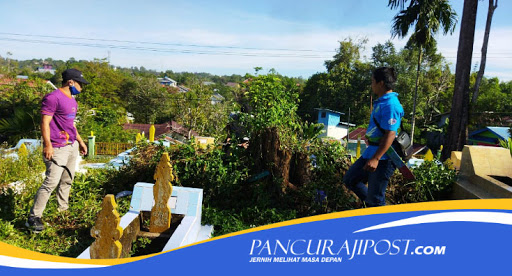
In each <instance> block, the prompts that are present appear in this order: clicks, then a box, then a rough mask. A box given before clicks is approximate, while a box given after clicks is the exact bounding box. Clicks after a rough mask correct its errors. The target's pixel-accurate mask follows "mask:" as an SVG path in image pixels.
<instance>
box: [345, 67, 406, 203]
mask: <svg viewBox="0 0 512 276" xmlns="http://www.w3.org/2000/svg"><path fill="white" fill-rule="evenodd" d="M395 82H396V75H395V70H394V69H393V68H391V67H381V68H377V69H376V70H375V71H373V74H372V91H373V93H375V94H376V95H377V96H378V99H377V100H375V102H374V104H373V112H372V114H371V116H370V123H369V125H368V128H367V129H366V137H367V138H368V141H369V144H370V145H369V146H368V148H367V149H366V150H365V151H364V153H363V155H362V156H361V158H359V159H358V160H357V161H356V162H355V163H354V164H353V165H352V166H351V167H350V169H349V170H348V171H347V173H346V174H345V176H344V177H343V182H344V183H345V185H347V187H348V188H349V189H351V190H352V191H353V192H354V193H355V194H356V195H357V196H358V197H359V198H360V199H361V200H362V201H364V202H366V205H367V206H370V207H373V206H382V205H386V188H387V185H388V182H389V178H390V177H391V175H393V172H394V171H395V169H396V167H395V165H394V164H393V162H392V161H391V160H389V157H388V156H387V155H386V151H387V150H388V149H389V147H390V146H391V144H392V143H393V140H394V139H395V137H396V133H397V130H398V128H399V126H400V122H401V119H402V117H403V116H404V109H403V108H402V105H401V104H400V101H399V100H398V97H397V96H398V93H396V92H393V88H394V85H395ZM376 122H377V123H378V125H379V126H380V127H378V126H377V124H376ZM381 130H384V132H383V131H381ZM365 182H368V187H366V185H365V184H364V183H365Z"/></svg>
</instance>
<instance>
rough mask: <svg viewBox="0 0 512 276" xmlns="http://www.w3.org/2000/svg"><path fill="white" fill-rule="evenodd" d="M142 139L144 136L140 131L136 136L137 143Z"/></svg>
mask: <svg viewBox="0 0 512 276" xmlns="http://www.w3.org/2000/svg"><path fill="white" fill-rule="evenodd" d="M140 139H142V136H141V135H140V133H137V136H136V137H135V143H138V142H140Z"/></svg>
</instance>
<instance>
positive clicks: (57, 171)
mask: <svg viewBox="0 0 512 276" xmlns="http://www.w3.org/2000/svg"><path fill="white" fill-rule="evenodd" d="M77 157H78V142H77V141H75V142H74V143H73V144H72V145H67V146H64V147H60V148H53V160H55V161H56V162H57V164H59V165H61V166H66V167H68V169H69V171H70V172H71V177H70V176H69V173H68V172H67V171H66V170H65V169H64V168H62V167H59V166H57V165H55V164H54V163H53V162H52V161H51V160H48V159H46V158H45V157H44V156H43V160H44V163H45V165H46V178H45V179H44V182H43V185H41V187H40V188H39V190H37V193H36V195H35V197H34V206H33V207H32V209H31V210H30V216H33V217H42V216H43V211H44V209H45V208H46V203H48V199H49V198H50V195H51V194H52V192H53V190H55V188H57V187H59V188H58V190H57V203H58V204H59V211H64V210H67V209H68V207H69V206H68V199H69V191H70V189H71V184H72V183H73V178H74V176H75V166H76V158H77Z"/></svg>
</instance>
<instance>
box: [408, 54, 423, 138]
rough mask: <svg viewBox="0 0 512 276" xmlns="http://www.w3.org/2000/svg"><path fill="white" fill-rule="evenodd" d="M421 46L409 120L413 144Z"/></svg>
mask: <svg viewBox="0 0 512 276" xmlns="http://www.w3.org/2000/svg"><path fill="white" fill-rule="evenodd" d="M422 54H423V52H422V47H421V45H420V53H419V54H418V68H417V71H416V88H415V89H414V100H413V104H412V120H411V144H414V125H415V124H416V100H417V99H418V85H419V82H420V68H421V56H422Z"/></svg>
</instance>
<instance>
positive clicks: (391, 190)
mask: <svg viewBox="0 0 512 276" xmlns="http://www.w3.org/2000/svg"><path fill="white" fill-rule="evenodd" d="M412 171H413V173H414V175H415V176H416V180H415V181H413V182H407V181H406V180H405V179H404V178H403V177H402V176H401V175H400V174H399V173H398V172H395V174H394V175H393V177H392V178H391V181H390V185H389V187H388V191H387V200H388V201H389V202H390V203H392V204H400V203H413V202H424V201H434V200H446V199H449V196H450V192H451V189H452V186H453V184H454V183H455V181H456V178H457V175H456V172H455V170H452V169H449V168H448V166H445V165H443V164H439V163H436V162H435V161H425V162H424V163H422V164H421V165H420V166H419V167H417V168H414V169H413V170H412Z"/></svg>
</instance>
